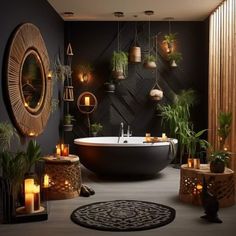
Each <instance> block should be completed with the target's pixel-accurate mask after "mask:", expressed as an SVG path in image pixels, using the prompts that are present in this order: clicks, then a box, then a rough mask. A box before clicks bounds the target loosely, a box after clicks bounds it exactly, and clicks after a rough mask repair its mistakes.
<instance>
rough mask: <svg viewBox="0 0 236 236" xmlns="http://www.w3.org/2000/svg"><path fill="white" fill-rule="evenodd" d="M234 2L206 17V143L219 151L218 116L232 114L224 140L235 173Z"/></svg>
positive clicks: (235, 69) (224, 3) (235, 65)
mask: <svg viewBox="0 0 236 236" xmlns="http://www.w3.org/2000/svg"><path fill="white" fill-rule="evenodd" d="M235 2H236V1H235V0H225V1H224V2H223V3H222V4H221V5H220V6H219V7H218V8H217V9H216V10H215V11H214V12H213V13H212V15H211V16H210V32H209V93H208V94H209V99H208V107H209V110H208V128H209V132H208V140H209V141H210V142H211V143H212V144H213V146H214V147H215V148H219V137H218V135H217V129H218V115H219V112H220V111H224V112H229V111H231V112H232V114H233V120H232V131H231V133H230V136H229V138H228V140H227V144H228V146H229V150H230V151H231V152H232V153H234V155H232V160H231V168H232V169H233V170H234V171H236V23H235V21H236V3H235Z"/></svg>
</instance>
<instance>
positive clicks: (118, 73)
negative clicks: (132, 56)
mask: <svg viewBox="0 0 236 236" xmlns="http://www.w3.org/2000/svg"><path fill="white" fill-rule="evenodd" d="M111 63H112V75H113V78H115V79H118V80H122V79H125V77H126V76H127V72H128V55H127V53H126V52H123V51H118V52H116V51H114V52H113V55H112V61H111Z"/></svg>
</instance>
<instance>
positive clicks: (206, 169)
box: [181, 164, 234, 175]
mask: <svg viewBox="0 0 236 236" xmlns="http://www.w3.org/2000/svg"><path fill="white" fill-rule="evenodd" d="M181 169H182V170H186V171H195V172H199V173H202V174H206V175H227V174H233V173H234V171H233V170H231V169H229V168H225V171H224V172H223V173H212V172H211V171H210V166H209V164H201V165H200V169H195V168H190V167H188V165H187V164H183V165H181Z"/></svg>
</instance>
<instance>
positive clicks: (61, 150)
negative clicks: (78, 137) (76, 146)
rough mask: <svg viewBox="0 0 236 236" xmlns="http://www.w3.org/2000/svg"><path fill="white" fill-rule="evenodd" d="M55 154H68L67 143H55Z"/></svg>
mask: <svg viewBox="0 0 236 236" xmlns="http://www.w3.org/2000/svg"><path fill="white" fill-rule="evenodd" d="M56 155H57V156H69V144H57V145H56Z"/></svg>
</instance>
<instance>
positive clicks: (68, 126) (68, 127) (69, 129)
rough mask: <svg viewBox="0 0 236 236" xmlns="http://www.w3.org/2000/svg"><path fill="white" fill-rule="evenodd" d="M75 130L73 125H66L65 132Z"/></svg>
mask: <svg viewBox="0 0 236 236" xmlns="http://www.w3.org/2000/svg"><path fill="white" fill-rule="evenodd" d="M72 130H73V125H72V124H70V125H65V124H64V131H72Z"/></svg>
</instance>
